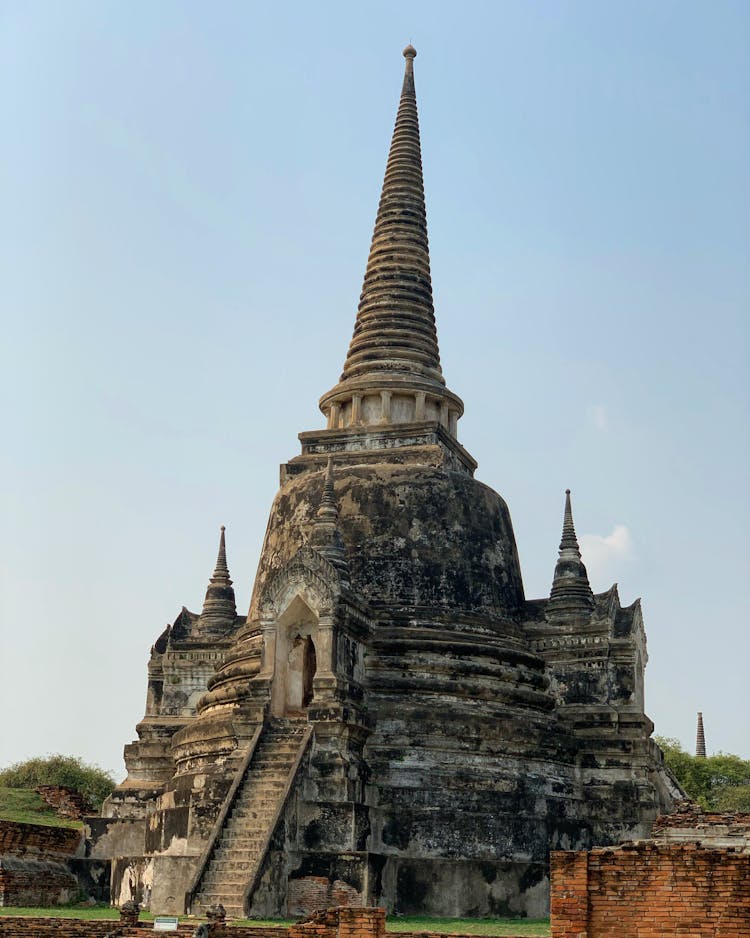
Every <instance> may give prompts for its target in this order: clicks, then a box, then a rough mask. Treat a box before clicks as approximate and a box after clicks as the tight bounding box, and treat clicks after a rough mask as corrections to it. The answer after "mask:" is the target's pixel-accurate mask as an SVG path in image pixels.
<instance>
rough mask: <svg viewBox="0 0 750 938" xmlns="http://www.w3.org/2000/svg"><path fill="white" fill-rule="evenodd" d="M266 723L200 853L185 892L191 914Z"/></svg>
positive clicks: (237, 775)
mask: <svg viewBox="0 0 750 938" xmlns="http://www.w3.org/2000/svg"><path fill="white" fill-rule="evenodd" d="M263 728H264V724H263V723H261V724H260V725H259V726H258V728H257V729H256V731H255V733H254V734H253V738H252V739H251V740H250V745H249V746H248V747H247V752H246V753H245V755H244V756H243V758H242V762H241V763H240V767H239V768H238V769H237V772H236V773H235V776H234V779H233V780H232V784H231V786H230V788H229V791H228V792H227V796H226V798H225V799H224V803H223V804H222V806H221V811H219V814H218V816H217V818H216V820H215V821H214V824H213V827H212V828H211V833H210V835H209V838H208V841H207V842H206V846H205V848H204V850H203V853H202V854H201V855H200V860H199V861H198V867H197V869H196V871H195V874H194V876H193V879H192V881H191V883H190V888H189V889H188V891H187V892H186V893H185V912H186V914H187V915H189V914H190V913H191V912H192V905H193V901H194V899H195V896H196V894H197V892H198V889H199V888H200V884H201V880H202V879H203V874H204V873H205V872H206V867H207V866H208V864H209V862H210V860H211V857H212V856H213V853H214V850H215V849H216V846H217V844H218V842H219V838H220V837H221V832H222V830H223V829H224V825H225V824H226V821H227V818H228V816H229V812H230V811H231V810H232V808H233V806H234V802H235V801H236V799H237V795H238V793H239V790H240V787H241V786H242V782H243V780H244V778H245V775H246V774H247V770H248V768H249V767H250V763H251V762H252V761H253V756H254V755H255V750H256V749H257V748H258V741H259V740H260V737H261V735H262V733H263Z"/></svg>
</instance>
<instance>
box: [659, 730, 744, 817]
mask: <svg viewBox="0 0 750 938" xmlns="http://www.w3.org/2000/svg"><path fill="white" fill-rule="evenodd" d="M655 739H656V742H657V743H658V745H659V747H660V748H661V751H662V752H663V753H664V761H665V762H666V764H667V766H668V767H669V768H670V769H671V770H672V772H673V773H674V775H675V778H676V779H677V781H678V782H679V783H680V785H682V787H683V788H684V789H685V792H686V793H687V794H688V795H689V796H690V797H691V798H692V799H693V800H695V801H697V802H698V804H699V805H700V806H701V807H702V808H704V809H706V810H708V811H746V810H750V761H748V760H746V759H741V758H740V757H739V756H734V755H730V754H728V753H723V752H720V753H717V754H716V755H715V756H708V757H707V758H705V759H698V758H696V756H691V755H690V753H689V752H685V750H684V749H683V748H682V746H681V745H680V743H679V742H678V741H677V740H676V739H668V738H665V737H663V736H656V737H655Z"/></svg>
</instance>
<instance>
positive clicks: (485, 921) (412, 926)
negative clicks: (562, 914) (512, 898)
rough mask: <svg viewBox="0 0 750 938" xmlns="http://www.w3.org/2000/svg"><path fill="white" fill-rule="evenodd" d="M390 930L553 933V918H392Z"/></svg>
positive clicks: (516, 933) (468, 932) (389, 924)
mask: <svg viewBox="0 0 750 938" xmlns="http://www.w3.org/2000/svg"><path fill="white" fill-rule="evenodd" d="M386 930H387V931H390V932H400V931H434V932H442V933H444V934H448V933H454V934H460V935H549V919H546V918H540V919H528V918H524V919H508V918H421V917H417V916H407V915H405V916H404V917H403V918H401V917H399V918H388V920H387V922H386Z"/></svg>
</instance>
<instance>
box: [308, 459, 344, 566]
mask: <svg viewBox="0 0 750 938" xmlns="http://www.w3.org/2000/svg"><path fill="white" fill-rule="evenodd" d="M310 544H311V545H312V546H313V547H314V548H315V549H316V550H317V551H318V552H319V553H320V554H322V555H323V556H324V557H325V558H326V560H327V561H328V562H329V563H330V564H333V566H334V567H336V569H337V570H338V571H339V574H340V575H341V578H342V579H343V580H344V581H345V582H348V581H349V563H348V561H347V559H346V548H345V546H344V539H343V538H342V537H341V531H340V530H339V511H338V508H337V507H336V495H335V492H334V488H333V460H332V459H331V457H330V456H329V457H328V464H327V466H326V475H325V481H324V483H323V494H322V496H321V499H320V506H319V507H318V513H317V515H316V516H315V523H314V525H313V530H312V535H311V537H310Z"/></svg>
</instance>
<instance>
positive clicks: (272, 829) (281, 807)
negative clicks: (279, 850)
mask: <svg viewBox="0 0 750 938" xmlns="http://www.w3.org/2000/svg"><path fill="white" fill-rule="evenodd" d="M312 735H313V728H312V725H311V724H309V723H308V725H307V726H306V727H305V732H304V735H303V736H302V741H301V742H300V744H299V749H298V750H297V755H296V756H295V759H294V764H293V765H292V767H291V769H290V770H289V775H288V776H287V779H286V785H284V790H283V792H282V795H281V798H280V799H279V803H278V806H277V808H276V811H275V812H274V815H273V820H272V822H271V823H270V824H269V826H268V833H267V834H266V837H265V839H264V840H263V843H262V844H261V849H260V850H259V852H258V862H257V864H256V866H255V870H254V872H253V878H252V879H251V880H250V882H249V883H248V885H247V889H245V893H244V895H243V897H242V911H243V913H245V912H247V904H248V902H249V901H250V899H251V898H252V896H253V893H254V892H255V890H256V889H257V888H258V886H259V885H260V881H261V878H262V873H263V864H264V863H265V860H266V856H267V855H268V850H269V848H270V846H271V841H272V840H273V835H274V834H275V833H276V828H277V827H278V826H279V821H280V820H281V816H282V814H283V813H284V811H285V809H286V805H287V802H288V801H289V796H290V795H291V793H292V789H293V788H294V783H295V781H296V779H297V773H298V772H299V767H300V765H301V763H302V759H303V758H304V756H305V753H306V752H307V748H308V746H309V745H310V740H311V739H312Z"/></svg>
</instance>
